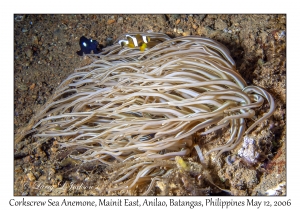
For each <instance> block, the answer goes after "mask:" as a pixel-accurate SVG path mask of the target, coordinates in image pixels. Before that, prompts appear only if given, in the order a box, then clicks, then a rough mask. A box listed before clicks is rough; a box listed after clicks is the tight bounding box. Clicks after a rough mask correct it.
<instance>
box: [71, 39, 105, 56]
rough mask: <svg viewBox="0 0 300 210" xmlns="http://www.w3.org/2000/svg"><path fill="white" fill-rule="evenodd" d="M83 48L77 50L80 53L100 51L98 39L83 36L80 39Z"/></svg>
mask: <svg viewBox="0 0 300 210" xmlns="http://www.w3.org/2000/svg"><path fill="white" fill-rule="evenodd" d="M79 45H80V48H81V50H80V51H78V52H77V54H78V55H80V56H82V55H83V53H84V54H91V53H92V51H93V52H94V53H95V54H96V53H99V52H100V51H99V49H98V42H97V41H96V40H92V39H88V38H86V37H84V36H82V37H81V38H80V40H79Z"/></svg>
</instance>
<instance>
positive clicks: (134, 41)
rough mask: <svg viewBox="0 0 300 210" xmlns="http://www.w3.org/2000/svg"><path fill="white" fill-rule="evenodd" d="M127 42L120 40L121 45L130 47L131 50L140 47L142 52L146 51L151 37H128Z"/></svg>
mask: <svg viewBox="0 0 300 210" xmlns="http://www.w3.org/2000/svg"><path fill="white" fill-rule="evenodd" d="M126 39H127V40H120V41H119V44H120V45H121V46H122V47H124V46H127V47H130V48H135V47H139V48H140V50H141V51H144V50H145V49H146V48H147V47H148V45H149V42H150V37H148V36H145V35H140V34H137V35H128V34H127V35H126Z"/></svg>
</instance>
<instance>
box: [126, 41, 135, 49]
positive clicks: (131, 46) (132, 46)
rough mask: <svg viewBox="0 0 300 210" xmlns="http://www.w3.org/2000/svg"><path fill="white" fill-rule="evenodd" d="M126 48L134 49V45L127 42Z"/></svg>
mask: <svg viewBox="0 0 300 210" xmlns="http://www.w3.org/2000/svg"><path fill="white" fill-rule="evenodd" d="M127 46H128V47H130V48H134V47H135V46H134V44H133V43H131V42H129V43H128V45H127Z"/></svg>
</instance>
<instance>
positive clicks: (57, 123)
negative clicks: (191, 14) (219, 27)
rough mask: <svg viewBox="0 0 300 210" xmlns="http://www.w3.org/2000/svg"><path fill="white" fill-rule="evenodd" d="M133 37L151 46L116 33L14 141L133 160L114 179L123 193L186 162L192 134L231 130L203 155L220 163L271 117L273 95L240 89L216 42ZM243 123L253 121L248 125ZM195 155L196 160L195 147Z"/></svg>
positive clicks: (107, 159)
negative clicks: (53, 143)
mask: <svg viewBox="0 0 300 210" xmlns="http://www.w3.org/2000/svg"><path fill="white" fill-rule="evenodd" d="M139 34H141V35H147V36H149V37H150V40H153V41H155V42H157V44H156V45H155V46H154V47H152V48H150V49H146V50H145V51H140V50H139V49H138V48H128V47H122V46H120V44H118V40H122V39H124V38H125V35H122V36H121V37H120V38H119V39H118V40H117V41H116V42H115V44H114V45H112V46H109V47H107V48H105V49H104V50H103V51H102V52H101V53H100V54H94V55H89V57H90V58H91V59H92V63H91V64H89V65H87V66H84V67H82V68H79V69H76V71H75V73H73V74H71V75H70V76H69V77H68V78H67V79H66V80H65V81H63V82H62V83H61V84H60V86H59V87H58V88H57V89H56V92H55V93H54V95H53V96H52V97H51V99H49V100H48V102H47V103H46V104H45V105H44V106H43V108H42V110H41V111H40V112H38V113H37V114H36V116H35V117H34V118H33V119H32V120H31V121H30V123H29V125H28V127H27V128H26V129H24V131H23V132H21V133H20V134H19V136H17V137H16V141H17V142H18V141H20V140H21V139H22V138H24V136H25V135H27V134H28V133H30V132H34V136H35V137H37V138H38V141H37V142H44V141H47V140H49V139H51V138H53V137H59V144H60V146H61V148H64V147H67V148H69V147H72V148H74V149H81V150H80V151H83V152H81V153H79V154H77V155H73V156H72V158H75V159H80V160H82V161H83V162H87V161H93V160H98V161H100V162H102V163H103V164H105V165H111V164H115V163H116V162H117V163H126V162H129V161H136V162H135V163H134V164H132V165H131V166H130V167H131V168H130V167H127V168H126V169H123V172H122V173H119V176H120V177H119V178H118V179H117V178H116V181H115V183H117V182H121V181H124V180H129V181H127V183H125V185H126V186H127V187H129V188H130V187H131V186H133V185H134V184H135V183H137V182H139V181H140V182H146V181H148V183H149V182H150V181H151V177H152V178H153V177H156V179H158V178H157V177H159V176H163V175H162V172H161V171H160V170H158V169H157V167H159V166H161V165H163V166H164V167H165V168H167V169H168V168H172V167H173V165H174V164H173V163H171V162H168V161H172V160H174V159H175V157H176V156H182V157H183V156H188V155H189V154H190V153H191V151H192V150H193V149H194V146H195V145H194V143H195V142H193V139H192V136H193V134H196V133H198V134H200V135H206V134H209V133H211V132H214V131H217V130H219V129H222V128H228V129H230V138H229V139H228V140H227V143H225V144H224V145H222V146H220V147H215V148H213V149H211V150H210V151H208V152H206V153H204V157H206V156H209V154H211V153H215V154H216V156H215V157H216V158H219V157H220V156H221V154H222V153H224V152H226V151H230V150H232V149H234V148H236V147H237V146H239V145H240V143H241V141H242V139H243V137H244V136H245V135H247V134H249V133H250V132H251V131H252V130H253V129H254V128H255V127H256V126H257V125H258V124H259V123H261V122H262V121H264V120H265V119H267V118H268V117H270V116H271V115H272V113H273V112H274V110H275V102H274V100H273V98H272V96H271V95H270V94H269V93H268V92H267V91H266V90H264V89H262V88H260V87H256V86H247V84H246V82H245V81H244V79H243V78H242V77H241V75H240V74H239V73H238V72H237V70H236V67H235V62H234V60H233V59H232V58H231V56H230V53H229V51H228V49H227V48H226V47H225V46H224V45H222V44H220V43H219V42H217V41H214V40H212V39H208V38H203V37H199V36H185V37H177V38H174V39H171V38H169V37H168V36H167V35H165V34H160V33H147V34H146V33H145V34H144V33H139ZM130 35H131V36H134V35H137V33H130ZM265 100H266V101H267V102H268V103H269V107H270V108H269V111H268V112H267V113H265V114H264V115H263V116H260V118H258V117H257V116H256V112H255V111H256V109H257V108H259V107H261V106H262V105H263V104H264V103H265ZM246 120H248V122H249V123H251V122H253V123H252V124H251V125H250V126H249V127H247V125H246ZM196 151H197V152H198V154H199V155H200V157H202V158H203V155H202V153H201V146H200V148H199V146H197V147H196ZM143 159H145V161H144V162H137V161H138V160H143ZM146 160H147V161H146ZM158 160H160V161H167V162H166V163H164V164H160V163H162V162H160V163H159V161H158ZM155 161H156V162H155ZM172 164H173V165H172ZM167 169H166V170H165V172H164V175H166V174H167V173H168V170H167ZM134 174H135V176H133V175H134ZM130 177H133V178H130ZM150 185H153V183H152V182H151V184H150ZM148 191H149V189H148Z"/></svg>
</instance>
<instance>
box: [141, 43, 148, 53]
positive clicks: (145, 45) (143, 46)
mask: <svg viewBox="0 0 300 210" xmlns="http://www.w3.org/2000/svg"><path fill="white" fill-rule="evenodd" d="M146 48H147V44H146V43H143V44H142V46H141V47H140V50H141V51H144V50H145V49H146Z"/></svg>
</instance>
